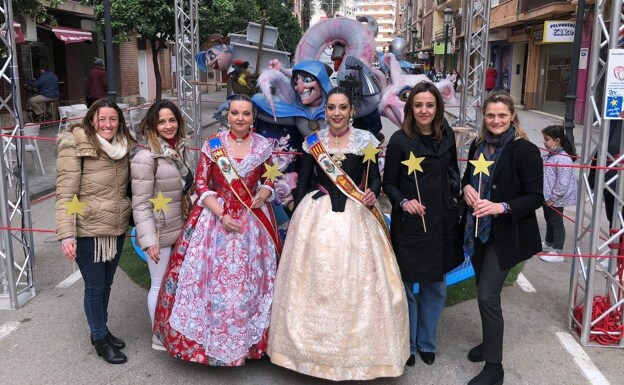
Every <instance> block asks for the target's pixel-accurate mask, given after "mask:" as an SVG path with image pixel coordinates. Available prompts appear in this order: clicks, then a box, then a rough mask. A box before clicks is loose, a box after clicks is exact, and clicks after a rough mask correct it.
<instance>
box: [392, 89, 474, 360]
mask: <svg viewBox="0 0 624 385" xmlns="http://www.w3.org/2000/svg"><path fill="white" fill-rule="evenodd" d="M404 115H405V120H404V121H403V126H402V129H401V130H399V131H397V132H395V133H394V134H393V135H392V138H390V142H389V143H388V149H387V151H386V161H385V166H384V170H385V171H384V182H383V188H384V191H385V193H386V195H387V196H388V198H389V199H390V202H391V203H392V222H391V229H390V232H391V237H392V245H393V247H394V251H395V253H396V256H397V262H398V263H399V269H400V270H401V278H402V279H403V283H404V285H405V290H406V293H407V298H408V308H409V321H410V358H409V360H408V361H407V365H409V366H412V365H414V363H415V362H414V361H415V355H416V351H418V353H419V354H420V357H421V359H422V360H423V361H424V362H425V363H427V364H428V365H431V364H432V363H433V362H434V360H435V351H436V344H435V337H436V328H437V323H438V320H439V318H440V314H441V312H442V308H443V307H444V302H445V300H446V282H445V280H444V274H445V273H447V272H448V271H450V270H452V269H453V268H454V267H456V266H457V265H459V264H461V263H462V262H463V261H464V257H463V251H462V243H463V237H462V234H463V228H460V226H459V224H458V221H459V209H458V205H457V198H458V196H459V179H460V176H459V169H458V167H457V149H456V147H455V136H454V134H453V130H452V129H451V128H450V127H449V125H448V123H447V122H446V120H445V119H444V102H443V99H442V95H441V94H440V92H439V91H438V89H437V88H436V87H435V86H434V85H433V83H430V82H421V83H418V84H416V85H415V86H414V88H413V89H412V91H411V93H410V96H409V97H408V99H407V101H406V103H405V108H404ZM410 154H413V155H414V157H416V158H423V159H422V161H421V162H420V167H421V168H422V171H418V170H417V171H416V173H417V179H418V190H419V191H418V190H417V188H416V178H415V177H414V172H413V170H411V171H412V172H411V173H410V172H409V171H410V169H409V168H408V167H407V166H406V165H404V164H402V162H404V161H406V160H409V159H410ZM412 158H413V157H412ZM415 283H419V293H420V295H419V298H418V301H417V300H416V298H415V296H414V290H413V289H414V284H415Z"/></svg>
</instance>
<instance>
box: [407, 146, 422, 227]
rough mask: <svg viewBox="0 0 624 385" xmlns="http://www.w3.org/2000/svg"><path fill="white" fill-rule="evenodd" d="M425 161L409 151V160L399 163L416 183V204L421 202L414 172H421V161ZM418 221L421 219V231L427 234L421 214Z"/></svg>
mask: <svg viewBox="0 0 624 385" xmlns="http://www.w3.org/2000/svg"><path fill="white" fill-rule="evenodd" d="M423 160H425V158H424V157H420V158H417V157H416V156H414V153H413V152H411V151H410V154H409V159H408V160H404V161H402V162H401V163H402V164H404V165H406V166H407V174H408V175H409V174H411V173H414V182H415V183H416V193H417V194H418V202H422V199H420V187H418V174H417V173H416V171H420V172H423V169H422V166H421V165H420V164H421V163H422V161H423ZM420 219H422V224H423V229H424V230H425V233H426V232H427V225H426V224H425V215H424V214H423V215H422V216H421V217H420Z"/></svg>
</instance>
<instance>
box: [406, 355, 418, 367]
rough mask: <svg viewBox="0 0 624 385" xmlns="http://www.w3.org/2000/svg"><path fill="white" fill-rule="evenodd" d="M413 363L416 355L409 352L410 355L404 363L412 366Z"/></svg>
mask: <svg viewBox="0 0 624 385" xmlns="http://www.w3.org/2000/svg"><path fill="white" fill-rule="evenodd" d="M415 364H416V355H414V354H410V356H409V358H408V359H407V362H406V363H405V365H407V366H414V365H415Z"/></svg>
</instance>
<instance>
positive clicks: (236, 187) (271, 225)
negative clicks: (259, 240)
mask: <svg viewBox="0 0 624 385" xmlns="http://www.w3.org/2000/svg"><path fill="white" fill-rule="evenodd" d="M208 145H209V146H210V153H211V155H212V158H213V159H214V160H215V164H216V165H217V168H218V169H219V171H221V173H222V174H223V176H224V179H225V180H226V181H227V185H228V186H229V187H230V191H232V193H233V194H234V196H235V197H236V199H238V200H239V202H240V203H242V204H243V206H245V208H246V209H247V210H249V212H250V213H251V214H252V215H253V216H255V217H256V219H257V220H258V221H259V222H260V223H261V224H262V227H264V229H265V230H266V232H267V233H268V234H269V237H270V238H271V240H272V241H273V244H274V245H275V249H276V250H277V254H278V256H279V254H280V253H281V252H282V239H281V238H280V235H279V231H278V229H277V226H276V223H277V222H276V221H275V216H274V214H273V210H272V209H271V207H270V206H267V208H268V211H269V216H270V218H269V217H267V215H266V214H265V213H264V211H262V209H261V208H260V207H258V208H253V207H251V200H252V198H253V196H252V195H251V192H250V191H249V189H248V188H247V185H246V184H245V182H244V181H243V180H242V179H241V177H240V176H239V175H238V173H237V172H236V168H234V166H233V165H232V162H231V161H230V158H229V157H228V155H227V152H226V151H225V147H223V143H222V142H221V138H220V137H219V134H218V133H216V134H214V135H212V136H211V137H210V138H209V139H208Z"/></svg>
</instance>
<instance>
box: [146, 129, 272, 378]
mask: <svg viewBox="0 0 624 385" xmlns="http://www.w3.org/2000/svg"><path fill="white" fill-rule="evenodd" d="M225 135H227V133H225ZM223 141H224V142H226V141H225V138H223ZM226 148H227V147H226ZM267 149H268V151H267ZM270 154H271V151H270V146H268V143H267V141H266V140H265V139H264V138H262V137H260V136H256V135H254V137H253V141H252V145H251V150H250V154H249V156H248V157H246V158H245V159H244V160H236V159H233V160H232V164H233V165H234V167H235V168H236V170H237V172H238V174H239V175H240V176H241V178H242V179H243V181H244V183H245V185H246V186H247V189H248V190H249V192H250V193H251V194H252V195H253V194H255V193H256V192H257V190H258V189H259V186H260V184H259V181H260V177H261V175H262V173H263V172H264V167H263V164H264V163H265V162H267V161H268V158H269V157H270ZM196 187H197V194H198V196H200V197H203V196H206V193H208V192H214V193H216V199H217V201H218V202H219V203H220V204H221V205H223V206H224V207H227V208H228V214H229V215H231V216H232V217H233V218H235V219H238V220H239V221H240V223H241V231H240V232H239V233H229V232H226V231H225V230H224V229H223V227H222V226H221V222H220V221H219V219H218V218H217V217H216V216H215V215H214V214H212V212H210V211H209V210H208V209H206V208H204V207H203V205H202V204H200V203H199V202H200V200H198V202H196V203H195V205H194V207H193V210H192V212H191V215H190V217H189V219H188V220H187V223H186V225H185V227H184V229H183V231H182V234H181V236H180V238H179V239H178V241H177V242H176V245H175V246H174V251H173V253H172V255H171V259H170V261H169V266H168V268H167V272H166V273H165V277H164V279H163V286H162V287H161V290H160V294H159V298H158V303H157V308H156V315H155V322H154V334H155V335H156V336H157V337H158V338H159V339H160V340H161V341H163V345H164V346H165V348H166V349H167V351H168V352H169V354H170V355H172V356H174V357H177V358H180V359H183V360H186V361H192V362H199V363H203V364H208V365H215V366H238V365H243V364H244V363H245V359H247V358H256V359H257V358H261V356H262V355H263V353H264V351H265V350H266V340H267V329H268V327H269V321H270V311H271V303H272V296H273V283H274V279H275V272H276V268H277V266H276V264H277V262H276V250H275V246H274V244H273V242H272V240H271V237H270V236H269V234H268V232H267V231H266V230H265V229H264V227H263V226H262V225H261V224H260V222H259V221H258V220H257V219H256V218H255V216H254V215H252V214H250V213H249V211H248V210H247V209H246V208H244V206H243V205H242V204H241V203H240V202H238V200H237V199H236V198H235V197H234V194H233V193H232V192H231V191H230V188H229V187H228V186H227V183H226V181H225V179H224V178H223V175H222V174H221V172H220V171H219V169H218V168H217V167H216V165H215V164H214V163H213V160H212V159H211V157H210V152H209V148H208V147H207V145H204V147H203V148H202V155H201V158H200V162H199V165H198V168H197V179H196ZM240 193H241V192H240V191H239V194H240ZM262 210H263V212H265V214H267V216H269V217H271V216H270V215H268V214H269V210H270V208H269V207H268V204H267V205H265V206H264V207H263V208H262Z"/></svg>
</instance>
